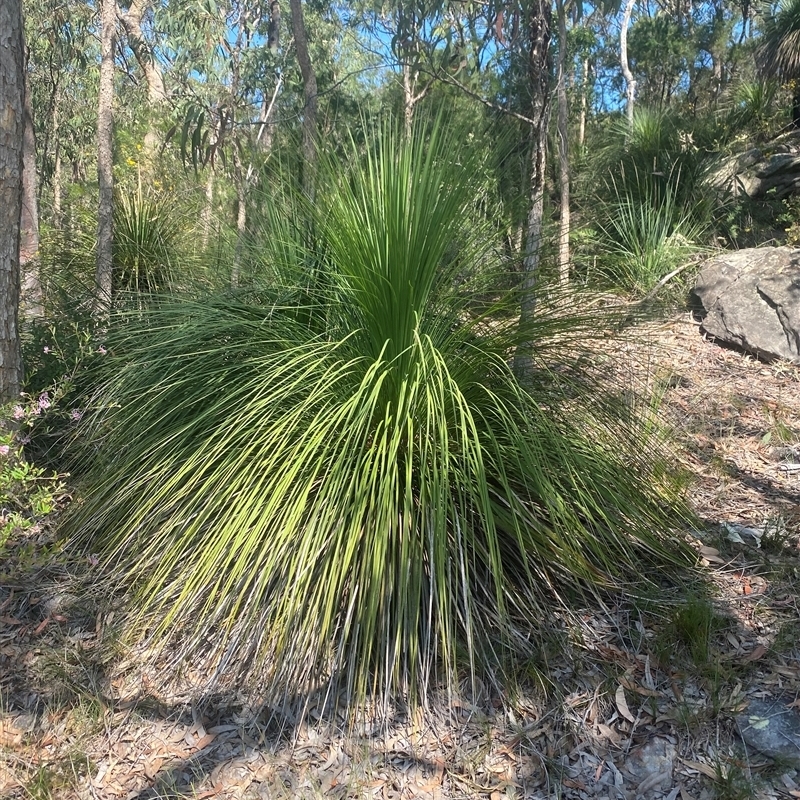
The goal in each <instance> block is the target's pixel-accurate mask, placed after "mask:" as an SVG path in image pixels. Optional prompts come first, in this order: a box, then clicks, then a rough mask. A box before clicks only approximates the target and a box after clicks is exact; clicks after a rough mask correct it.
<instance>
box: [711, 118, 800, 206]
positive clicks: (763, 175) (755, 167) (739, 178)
mask: <svg viewBox="0 0 800 800" xmlns="http://www.w3.org/2000/svg"><path fill="white" fill-rule="evenodd" d="M708 180H709V182H710V183H711V185H712V186H714V187H716V188H717V189H720V190H724V191H728V192H730V193H731V194H733V195H734V196H738V195H740V194H742V193H744V194H746V195H747V196H748V197H752V198H757V197H764V196H766V195H767V194H768V193H770V194H771V195H774V197H775V198H776V199H782V198H784V197H788V196H790V195H792V194H797V193H798V192H800V134H798V132H797V131H791V132H789V133H787V134H783V135H782V136H780V137H779V138H778V139H776V140H775V141H773V142H769V143H767V144H764V145H762V146H761V147H760V148H759V147H753V148H751V149H750V150H746V151H745V152H744V153H736V154H734V155H730V156H727V157H726V158H722V159H721V160H720V162H719V163H718V164H717V166H716V168H714V169H713V170H712V171H711V172H710V174H709V176H708Z"/></svg>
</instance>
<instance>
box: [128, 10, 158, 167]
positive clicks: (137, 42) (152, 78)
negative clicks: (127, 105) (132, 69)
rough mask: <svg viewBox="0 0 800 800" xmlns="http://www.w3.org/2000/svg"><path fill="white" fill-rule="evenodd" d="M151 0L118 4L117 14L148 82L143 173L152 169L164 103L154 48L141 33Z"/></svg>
mask: <svg viewBox="0 0 800 800" xmlns="http://www.w3.org/2000/svg"><path fill="white" fill-rule="evenodd" d="M150 4H151V0H133V2H131V4H130V7H129V9H128V10H127V11H122V9H121V8H120V7H119V6H117V7H116V13H117V17H118V18H119V20H120V22H122V26H123V28H125V34H126V36H127V38H128V44H129V45H130V48H131V50H132V51H133V56H134V58H135V59H136V63H137V64H138V65H139V68H140V69H141V70H142V74H143V75H144V80H145V83H146V84H147V101H148V104H149V106H150V107H149V109H148V111H149V119H148V124H147V132H146V133H145V136H144V147H143V149H142V164H143V166H144V170H145V174H148V173H150V172H152V169H153V164H154V161H155V156H156V153H157V152H158V132H157V131H156V126H155V120H156V115H157V111H158V109H159V108H160V107H161V106H163V105H164V104H165V103H166V100H167V91H166V89H165V88H164V76H163V75H162V73H161V67H160V66H159V63H158V61H157V60H156V59H155V58H154V57H153V51H152V48H151V47H150V45H149V43H148V42H147V39H146V38H145V36H144V33H143V32H142V17H144V14H145V12H146V11H147V9H148V8H149V7H150Z"/></svg>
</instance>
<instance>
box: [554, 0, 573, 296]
mask: <svg viewBox="0 0 800 800" xmlns="http://www.w3.org/2000/svg"><path fill="white" fill-rule="evenodd" d="M564 3H565V0H556V9H557V13H558V70H557V81H558V83H557V91H558V180H559V189H560V193H561V214H560V215H559V220H558V221H559V226H558V280H559V283H560V284H561V285H562V286H565V287H566V286H568V285H569V266H570V254H569V234H570V207H569V178H570V176H569V129H568V114H569V108H568V106H567V73H566V63H567V15H566V12H565V9H564Z"/></svg>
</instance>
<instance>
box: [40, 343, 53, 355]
mask: <svg viewBox="0 0 800 800" xmlns="http://www.w3.org/2000/svg"><path fill="white" fill-rule="evenodd" d="M42 350H43V351H44V352H45V353H52V352H53V351H52V350H51V349H50V348H49V347H48V346H47V345H45V346H44V347H43V348H42Z"/></svg>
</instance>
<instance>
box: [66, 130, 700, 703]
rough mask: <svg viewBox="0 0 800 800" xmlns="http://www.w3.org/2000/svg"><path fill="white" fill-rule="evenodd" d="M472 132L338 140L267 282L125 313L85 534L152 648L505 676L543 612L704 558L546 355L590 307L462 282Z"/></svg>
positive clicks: (279, 677)
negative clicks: (465, 153) (495, 295)
mask: <svg viewBox="0 0 800 800" xmlns="http://www.w3.org/2000/svg"><path fill="white" fill-rule="evenodd" d="M457 142H458V139H457V138H456V137H455V136H451V135H447V134H445V133H444V132H443V130H442V129H441V126H438V127H435V128H434V129H433V131H432V132H431V133H430V136H429V137H428V138H425V137H423V136H422V135H421V133H420V130H417V131H416V132H415V134H414V135H413V136H412V137H411V138H410V139H408V140H406V139H405V138H404V137H403V136H402V134H397V133H395V132H394V130H393V129H392V128H390V127H389V126H388V125H387V126H384V127H382V128H381V131H380V135H377V136H376V137H375V139H374V141H370V142H369V143H368V146H367V147H366V149H361V150H359V149H358V148H356V146H355V145H353V149H352V152H351V156H350V159H349V160H348V162H347V163H348V166H347V167H346V168H344V167H343V165H342V164H341V163H340V162H338V161H336V160H334V159H332V158H331V159H327V160H326V159H323V163H322V165H321V175H322V176H324V179H322V180H321V185H320V187H319V189H318V205H317V206H316V207H315V208H308V207H307V206H306V207H305V209H304V215H302V216H294V215H293V216H292V219H291V220H286V219H284V220H282V221H281V220H280V214H277V215H276V216H275V219H274V225H273V227H272V229H271V231H270V233H271V236H270V237H269V239H268V240H267V241H265V242H264V247H265V248H266V249H267V253H266V255H265V259H264V260H265V262H266V263H270V264H271V265H272V270H273V276H274V283H273V285H272V286H266V287H263V288H262V289H261V290H259V291H252V292H250V293H245V294H243V295H240V296H238V297H236V298H234V297H230V296H221V297H212V298H208V299H206V300H203V301H195V302H188V301H186V302H174V303H164V304H161V305H159V306H158V307H155V308H151V309H150V310H149V311H148V313H147V316H146V317H145V316H143V315H141V314H139V315H136V316H135V317H132V318H128V319H124V320H119V321H118V322H117V323H116V325H117V330H116V331H115V332H112V333H111V334H110V338H109V351H110V352H109V357H108V358H109V361H108V363H107V364H106V366H107V371H106V372H105V379H104V381H103V382H102V383H101V385H100V386H99V387H98V390H97V392H96V394H95V395H94V396H93V397H92V398H91V405H92V407H93V408H94V409H96V413H94V414H93V415H92V416H91V418H87V419H86V420H84V424H85V428H84V442H85V445H86V450H85V451H84V453H83V456H82V458H83V463H82V468H83V470H84V471H85V483H84V490H83V497H82V500H81V502H80V503H76V504H75V506H74V513H73V514H72V515H71V518H70V519H69V520H68V527H69V530H70V531H72V533H73V534H74V535H75V536H77V537H78V538H79V539H80V540H82V541H83V542H85V544H86V546H87V547H88V548H90V552H97V553H98V554H99V557H100V561H101V564H102V565H103V566H104V568H105V570H106V580H107V581H108V582H109V583H108V584H107V585H108V586H109V587H114V588H115V589H118V587H120V586H122V587H126V588H130V590H131V591H132V593H133V599H132V601H131V605H130V615H129V618H128V634H129V636H131V637H133V638H134V639H145V640H147V641H148V642H149V643H150V644H152V645H153V650H151V651H150V652H151V653H154V654H158V653H159V652H163V647H164V646H165V645H168V646H169V647H170V648H171V649H169V650H168V652H170V653H171V654H172V655H173V656H174V657H175V658H176V659H177V660H178V661H180V660H181V659H183V658H188V657H193V658H194V660H193V663H194V664H197V663H198V661H197V659H202V658H205V659H206V661H205V663H206V664H210V665H212V666H213V667H215V668H216V670H217V673H216V677H217V679H219V680H229V681H231V682H236V681H237V680H239V679H240V678H242V677H249V678H251V679H253V678H256V679H259V682H258V686H259V691H260V692H262V693H263V696H266V697H267V698H269V699H271V700H279V699H280V698H281V697H283V696H284V694H285V693H286V692H296V691H301V692H306V691H310V690H312V689H314V688H315V687H318V686H320V685H322V686H325V685H328V686H329V687H330V688H332V689H335V690H338V689H345V690H346V692H347V694H348V696H349V697H350V699H353V700H355V701H361V700H363V699H364V698H365V697H366V696H367V695H369V694H370V693H372V692H373V691H375V692H378V693H379V694H382V695H384V696H388V695H393V694H395V693H396V692H408V693H410V695H411V696H412V697H417V698H419V696H420V695H423V694H424V693H425V692H426V690H427V688H428V687H429V686H430V685H431V681H434V680H437V679H439V678H442V679H444V680H446V681H455V680H457V679H458V677H459V675H460V671H461V670H462V669H466V670H467V671H468V672H473V674H474V672H475V671H481V672H489V673H490V674H491V673H494V674H495V675H496V676H497V678H498V679H502V674H503V670H506V669H512V668H513V664H514V662H515V659H516V658H517V657H520V658H530V656H531V655H532V653H533V652H535V649H536V640H537V631H541V630H542V629H543V628H546V626H547V620H548V619H549V618H550V616H551V614H552V611H553V609H554V608H559V607H560V608H565V607H568V606H569V604H570V603H571V602H574V601H575V600H576V599H579V598H580V599H585V598H586V596H587V595H594V594H596V593H598V592H602V591H603V590H604V589H606V588H611V587H616V588H619V587H620V586H621V585H623V584H624V585H626V586H627V587H628V588H629V589H631V590H634V589H635V586H636V585H637V584H642V583H646V582H647V580H648V579H647V577H646V576H648V575H654V574H659V575H664V576H666V575H669V574H670V571H671V570H673V569H675V568H676V567H677V565H679V564H686V563H688V556H687V555H686V553H685V551H684V550H683V548H682V547H681V546H680V545H679V544H677V543H672V544H670V545H668V544H667V542H669V541H670V540H671V538H672V537H671V535H670V531H671V530H672V529H673V526H674V525H675V524H676V523H678V522H679V521H680V519H681V518H682V513H683V512H682V511H681V505H680V503H679V502H678V500H677V498H676V496H675V493H674V491H673V490H672V489H671V488H670V486H669V485H668V481H665V480H664V478H663V474H661V473H659V474H661V477H659V476H658V474H656V473H657V470H654V467H655V466H656V465H655V462H656V461H658V451H657V448H655V449H651V448H642V447H641V439H640V438H639V436H638V432H637V431H635V430H632V429H631V427H630V425H629V424H627V423H621V422H620V414H619V413H618V412H619V410H618V409H617V408H615V407H614V406H610V405H606V404H604V403H602V402H600V401H599V400H598V399H597V397H598V394H599V389H598V388H597V387H596V386H593V387H590V388H589V389H588V390H587V387H580V390H579V391H576V390H575V387H574V386H573V385H572V384H571V383H569V382H566V379H564V382H563V383H561V382H559V381H558V380H557V378H556V375H555V374H553V373H550V372H549V371H548V370H547V369H546V367H545V363H546V359H547V358H553V359H563V360H562V361H561V363H570V362H571V361H572V360H573V358H574V357H575V353H574V349H573V346H574V345H573V344H571V343H574V342H575V341H577V340H580V338H581V337H582V336H584V335H585V332H586V330H587V329H588V327H587V324H586V321H585V320H584V321H583V322H581V319H580V317H579V316H578V315H577V314H575V313H573V314H572V315H571V316H569V317H566V318H565V317H563V316H562V317H548V315H547V313H546V311H545V309H544V307H543V308H542V313H541V314H540V316H539V318H538V319H537V321H536V322H535V324H534V326H533V327H532V328H531V329H530V330H523V331H519V329H518V327H517V326H516V325H514V326H513V327H510V326H508V325H505V324H503V323H502V322H501V323H498V322H497V320H498V319H502V317H498V316H497V315H493V316H492V317H489V318H484V317H480V316H479V317H476V316H475V315H474V313H473V312H472V310H471V306H470V298H469V297H468V296H465V293H464V292H463V291H459V290H457V287H456V286H455V285H454V279H455V277H456V276H458V275H460V274H463V273H464V272H465V271H467V272H469V270H470V269H473V268H474V265H475V264H478V263H483V262H484V261H485V259H486V258H488V257H491V254H492V253H493V252H494V248H493V247H492V240H491V237H489V236H487V235H486V231H485V230H482V229H481V228H479V227H477V228H476V227H475V226H474V225H473V224H471V220H470V217H469V214H468V213H466V212H467V210H468V209H469V208H470V206H471V205H472V204H473V203H474V192H475V188H474V186H475V185H474V182H473V181H472V180H471V176H473V175H474V174H475V171H474V170H473V169H472V168H471V166H470V165H469V164H465V163H463V162H462V163H460V164H459V163H455V162H454V161H453V160H452V154H453V153H456V152H459V148H458V147H457ZM306 219H308V220H309V223H308V224H309V225H310V226H312V227H313V231H314V233H313V235H311V236H309V235H305V234H306V231H307V230H309V229H308V228H305V220H306ZM309 242H313V243H314V252H313V253H308V251H307V250H306V249H305V248H306V247H307V245H308V244H309ZM309 260H310V261H311V262H312V263H316V265H317V267H316V269H315V275H314V278H313V280H309V279H308V278H304V280H303V282H302V283H301V284H300V285H297V284H296V276H298V275H303V273H304V267H303V265H304V264H307V263H309ZM280 276H284V277H283V278H281V277H280ZM293 284H294V285H293ZM579 306H580V304H578V307H579ZM592 325H593V326H594V327H595V328H596V326H597V319H596V317H595V318H594V319H593V320H592ZM520 340H521V341H524V342H531V341H534V342H536V343H537V350H536V357H537V364H539V365H540V367H539V370H537V372H536V374H535V375H532V376H530V378H531V381H530V383H529V384H526V385H521V384H520V383H519V382H518V381H517V379H516V378H515V377H514V375H513V373H512V372H511V370H510V367H509V353H510V352H511V351H512V350H513V347H514V344H515V342H516V341H520ZM590 398H591V399H590ZM622 416H624V412H623V414H622ZM76 457H77V458H78V459H79V463H80V459H81V454H80V451H79V452H77V453H76ZM632 476H636V479H635V480H634V479H632ZM656 565H657V569H658V570H663V572H656ZM497 670H499V673H498V672H496V671H497Z"/></svg>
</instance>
